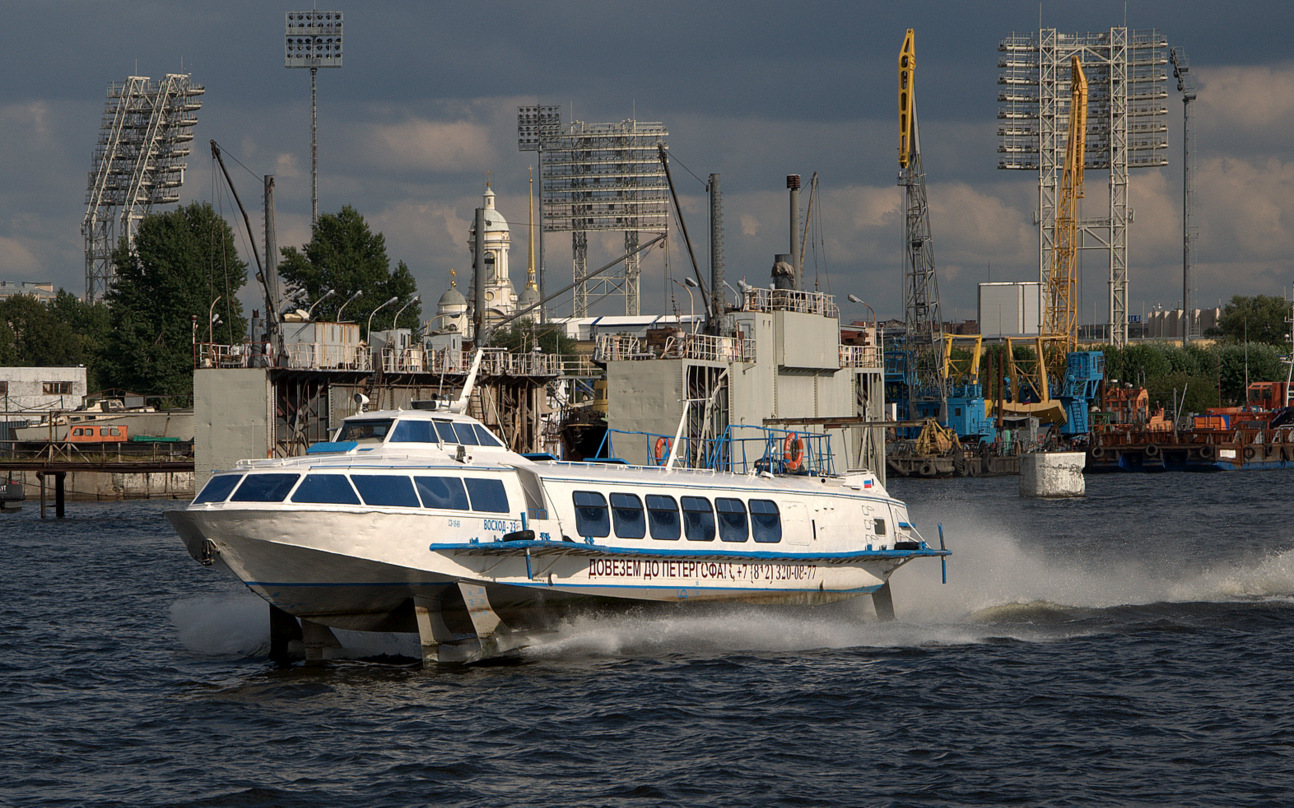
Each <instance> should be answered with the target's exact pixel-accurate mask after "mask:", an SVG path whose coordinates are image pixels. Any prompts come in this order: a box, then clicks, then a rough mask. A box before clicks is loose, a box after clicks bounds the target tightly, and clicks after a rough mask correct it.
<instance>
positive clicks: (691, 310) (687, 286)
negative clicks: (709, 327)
mask: <svg viewBox="0 0 1294 808" xmlns="http://www.w3.org/2000/svg"><path fill="white" fill-rule="evenodd" d="M671 280H673V281H674V283H678V280H677V279H671ZM683 281H684V282H683V283H678V285H679V286H682V287H683V291H685V292H687V319H688V322H689V323H690V324H691V326H692V331H693V333H695V332H696V304H695V302H694V301H693V299H692V287H693V286H696V281H694V280H692V279H691V278H684V279H683Z"/></svg>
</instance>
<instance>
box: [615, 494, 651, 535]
mask: <svg viewBox="0 0 1294 808" xmlns="http://www.w3.org/2000/svg"><path fill="white" fill-rule="evenodd" d="M611 520H612V522H613V523H614V524H615V528H616V535H617V536H619V537H620V538H622V539H641V538H642V537H643V536H646V535H647V520H646V519H645V518H643V503H642V500H640V499H639V498H638V497H637V496H635V495H634V494H612V495H611Z"/></svg>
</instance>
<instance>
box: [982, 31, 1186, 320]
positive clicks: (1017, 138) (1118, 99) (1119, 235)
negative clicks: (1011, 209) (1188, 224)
mask: <svg viewBox="0 0 1294 808" xmlns="http://www.w3.org/2000/svg"><path fill="white" fill-rule="evenodd" d="M1167 47H1168V41H1167V39H1166V38H1165V37H1163V36H1162V35H1161V34H1159V33H1158V32H1157V31H1154V30H1151V31H1129V30H1128V29H1127V28H1111V29H1110V30H1109V31H1103V32H1100V33H1089V34H1060V33H1057V32H1056V30H1055V29H1054V28H1044V29H1041V30H1040V31H1038V32H1037V33H1036V34H1035V33H1029V34H1012V35H1011V36H1009V37H1007V38H1006V39H1003V40H1002V41H1001V42H1000V43H999V44H998V51H999V53H1001V54H1002V56H1001V57H1000V59H999V60H998V68H999V70H1000V71H1001V72H1000V73H999V75H998V84H999V85H1001V87H1002V89H1001V91H1000V92H999V93H998V102H999V103H1000V104H1002V106H1001V107H999V109H998V119H999V120H1000V121H1002V123H1001V124H1000V125H999V127H998V154H999V155H1000V157H999V159H998V168H1001V169H1015V170H1023V171H1037V172H1038V224H1039V228H1038V268H1039V278H1040V279H1045V278H1044V274H1043V273H1045V271H1046V267H1047V264H1048V256H1049V255H1051V253H1052V251H1053V250H1054V248H1055V244H1054V240H1055V236H1054V234H1055V221H1056V201H1057V189H1058V186H1059V180H1060V174H1061V169H1062V165H1063V161H1064V153H1065V132H1066V129H1067V127H1068V125H1069V96H1070V86H1069V85H1070V71H1069V70H1068V69H1066V68H1067V67H1068V64H1069V61H1070V57H1072V56H1077V57H1078V58H1079V61H1080V63H1081V64H1082V67H1083V71H1084V72H1085V73H1086V74H1087V79H1088V85H1089V88H1090V96H1089V111H1088V119H1087V148H1086V152H1085V160H1084V163H1085V165H1086V167H1087V168H1088V169H1105V170H1108V171H1109V172H1110V174H1109V178H1110V179H1109V215H1108V217H1107V218H1100V219H1092V218H1088V219H1084V220H1081V221H1080V222H1079V225H1078V228H1079V232H1080V240H1082V239H1084V238H1086V239H1090V240H1091V241H1092V243H1093V245H1094V246H1091V247H1088V246H1086V245H1084V246H1083V249H1097V250H1103V251H1107V252H1108V255H1109V296H1108V316H1109V326H1108V328H1109V333H1108V334H1107V336H1108V338H1109V339H1110V341H1111V342H1112V343H1114V344H1115V345H1124V344H1126V343H1127V340H1128V223H1129V222H1130V221H1131V219H1132V211H1131V209H1130V208H1129V206H1128V177H1129V170H1130V169H1132V168H1146V167H1153V166H1164V165H1168V151H1167V150H1168V124H1167V115H1168V105H1167V98H1168V90H1167V68H1166V65H1167V64H1168V55H1167Z"/></svg>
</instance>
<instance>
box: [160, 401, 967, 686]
mask: <svg viewBox="0 0 1294 808" xmlns="http://www.w3.org/2000/svg"><path fill="white" fill-rule="evenodd" d="M464 401H465V399H460V400H459V402H458V403H457V404H455V405H454V406H451V407H450V408H448V409H447V410H390V411H374V412H360V413H358V414H356V415H354V416H351V417H349V418H347V419H346V420H345V421H344V422H343V423H342V425H341V427H340V428H339V429H338V430H337V432H336V434H335V435H334V439H333V440H332V441H330V442H325V443H318V444H315V445H314V446H312V447H310V449H309V451H308V452H307V454H305V455H304V456H300V457H289V458H281V459H258V460H243V461H240V462H239V463H237V464H236V466H235V467H234V468H233V469H231V470H229V471H226V472H221V473H217V474H215V475H213V476H212V477H211V478H210V480H209V481H208V482H207V484H206V485H205V486H204V487H203V489H202V490H201V491H200V492H199V493H198V495H197V497H196V498H195V499H194V500H193V502H192V503H191V504H190V505H188V506H187V507H186V508H184V509H183V510H178V511H171V512H169V513H167V517H168V518H169V519H170V521H171V523H172V525H174V527H175V529H176V530H177V531H178V532H179V534H180V536H181V538H182V539H183V541H184V543H185V545H186V547H187V548H188V551H189V553H190V554H191V555H192V556H193V557H194V558H195V559H197V560H199V561H201V562H202V563H204V564H208V565H216V566H219V567H223V568H226V569H227V570H228V571H229V572H231V573H232V574H233V575H235V576H236V577H237V578H238V579H239V580H241V581H243V582H244V583H245V584H246V585H247V586H248V587H249V588H250V589H251V590H252V591H253V592H255V593H256V594H257V595H259V596H260V597H262V598H264V599H265V600H266V601H268V602H269V604H270V606H271V617H272V619H271V626H272V629H271V634H272V638H273V639H272V645H273V646H275V655H279V656H281V655H283V653H284V651H285V647H286V644H287V640H288V639H289V636H290V634H292V633H296V634H297V636H298V637H300V638H301V639H302V640H303V641H304V646H305V652H306V656H307V658H310V657H312V656H313V657H317V658H322V657H324V656H327V655H328V650H327V649H328V648H329V647H330V646H336V645H337V643H336V639H335V637H334V636H333V635H332V632H331V631H330V628H338V629H348V630H361V631H380V632H393V631H394V632H417V633H418V635H419V636H420V640H421V648H422V655H423V660H424V662H436V661H440V662H445V661H460V662H461V661H467V662H470V661H475V660H479V659H483V658H487V657H491V656H496V655H499V654H503V653H506V652H509V651H511V650H513V649H516V648H519V647H522V646H524V645H527V644H530V643H531V642H533V641H534V638H535V636H536V633H537V632H541V631H543V630H545V629H548V628H551V627H552V626H553V625H554V623H555V622H556V621H557V620H558V619H560V618H561V617H562V616H564V615H568V614H570V613H571V612H572V611H573V610H578V609H584V610H594V611H598V610H601V611H614V610H624V609H626V608H629V607H633V606H635V605H640V604H644V603H662V604H663V603H683V602H688V603H691V602H740V603H768V604H782V603H796V604H818V603H826V602H831V601H836V600H840V599H844V598H851V597H856V596H859V595H872V597H873V602H874V603H875V605H876V610H877V614H878V615H879V616H881V617H883V618H885V617H892V615H893V607H892V601H891V599H890V593H889V586H888V580H889V576H890V575H891V574H892V573H893V572H894V571H895V570H896V569H898V568H899V567H900V566H902V565H903V564H905V563H907V562H908V561H911V560H912V559H914V558H926V557H942V556H945V555H947V554H948V551H947V550H945V549H943V548H942V547H940V548H939V549H936V548H933V547H931V546H930V545H928V544H927V542H926V541H925V540H924V539H923V538H922V537H921V536H920V534H918V532H917V530H916V528H915V527H914V526H913V525H912V524H911V523H910V521H909V518H908V513H907V507H906V505H905V504H904V503H903V502H900V501H899V500H896V499H894V498H893V497H891V496H890V495H889V494H887V493H886V491H885V488H884V486H883V485H882V483H881V481H880V480H879V479H878V478H877V477H876V475H875V474H873V473H872V472H870V471H859V472H850V473H845V474H842V475H829V474H827V473H826V471H825V470H824V468H823V466H822V460H823V458H822V454H821V452H818V451H816V450H815V445H814V443H815V442H814V439H813V438H814V436H806V435H795V434H794V433H788V434H787V435H783V434H781V433H779V434H770V435H769V436H768V437H767V438H766V440H765V444H764V447H765V448H764V450H763V451H762V452H761V455H762V456H761V457H760V458H759V459H758V460H757V461H756V462H753V463H751V464H750V467H749V468H748V469H745V468H742V469H741V470H740V471H736V470H734V471H715V470H712V469H698V468H678V467H676V465H677V464H676V462H675V460H676V457H675V455H677V452H675V451H669V452H668V453H667V454H664V455H662V457H661V464H660V465H656V464H651V465H643V466H637V465H628V464H624V463H608V462H563V461H558V460H554V459H551V458H547V457H546V456H545V457H542V458H541V457H535V456H523V455H520V454H517V453H515V452H513V451H510V450H509V449H508V448H507V447H506V446H505V445H504V444H503V442H502V441H500V440H499V439H498V438H497V437H496V436H495V435H494V434H492V433H491V432H490V430H489V429H487V428H486V427H485V426H484V425H483V424H482V423H480V422H479V421H477V420H476V419H474V418H471V417H469V416H467V415H465V414H463V412H462V409H463V407H462V406H461V404H462V403H464ZM818 437H820V438H823V439H824V440H822V443H823V444H825V443H826V441H825V437H826V436H818ZM672 443H673V442H672V441H670V440H668V439H667V440H666V444H667V446H668V448H669V449H671V450H672V449H673V448H674V447H673V446H672V445H671V444H672ZM731 455H732V453H731V452H729V454H728V457H729V460H730V461H731ZM729 465H730V466H731V462H730V463H729ZM940 544H941V545H942V538H941V541H940ZM296 619H299V620H300V624H299V628H298V623H297V620H296Z"/></svg>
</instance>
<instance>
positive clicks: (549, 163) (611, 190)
mask: <svg viewBox="0 0 1294 808" xmlns="http://www.w3.org/2000/svg"><path fill="white" fill-rule="evenodd" d="M524 109H525V108H523V110H524ZM539 109H540V110H545V109H546V110H549V113H548V115H549V117H543V116H540V118H542V124H541V123H540V122H538V121H537V122H536V124H535V128H534V129H533V130H530V131H531V132H533V137H535V138H537V141H538V142H537V144H536V145H535V146H534V147H533V150H534V151H538V152H539V178H540V183H539V187H540V192H539V193H540V203H541V204H540V211H541V212H540V218H541V222H542V227H541V229H542V230H544V231H547V232H549V233H570V234H571V249H572V252H573V264H574V280H575V292H574V294H575V305H574V314H575V316H576V317H587V316H588V310H589V298H590V295H593V296H594V297H595V299H599V298H602V297H607V296H610V295H620V294H623V296H624V301H625V304H624V312H625V314H629V315H637V314H639V313H640V301H639V293H638V278H639V249H638V248H639V243H640V242H639V237H640V235H641V234H643V233H649V234H653V235H664V234H665V233H666V232H667V231H668V227H669V183H668V182H667V180H666V178H665V168H664V166H662V165H661V162H660V158H659V156H658V154H659V152H658V147H659V146H662V145H664V144H665V140H666V138H668V137H669V132H668V131H667V130H666V129H665V126H664V124H660V123H642V122H639V121H635V120H625V121H621V122H620V123H607V124H588V123H584V122H583V121H573V122H571V124H570V125H569V126H563V125H562V124H561V117H560V110H558V108H554V107H540V108H539ZM554 111H556V113H557V117H556V118H555V119H554V118H552V117H551V115H552V113H553V112H554ZM524 114H525V113H524V111H523V113H522V115H519V116H518V136H519V137H518V143H519V145H520V146H521V148H522V150H527V147H526V145H525V143H526V141H525V140H524V136H525V134H526V133H525V131H523V127H522V125H521V124H522V117H523V116H524ZM554 124H555V125H554ZM589 231H622V232H623V233H624V238H625V258H624V259H623V261H624V269H623V272H622V273H621V274H619V275H610V274H608V275H604V276H602V277H599V278H597V279H596V280H593V281H590V280H589V279H588V246H589V242H588V234H589ZM541 263H542V259H541Z"/></svg>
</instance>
